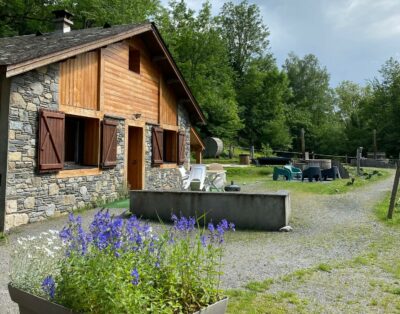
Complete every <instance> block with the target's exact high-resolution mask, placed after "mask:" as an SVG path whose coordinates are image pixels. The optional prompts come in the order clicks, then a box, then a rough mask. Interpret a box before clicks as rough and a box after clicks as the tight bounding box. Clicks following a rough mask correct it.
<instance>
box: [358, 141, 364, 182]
mask: <svg viewBox="0 0 400 314" xmlns="http://www.w3.org/2000/svg"><path fill="white" fill-rule="evenodd" d="M362 150H363V148H362V147H359V148H357V175H358V176H360V175H361V171H360V168H361V156H362Z"/></svg>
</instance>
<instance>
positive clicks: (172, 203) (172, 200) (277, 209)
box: [130, 191, 290, 231]
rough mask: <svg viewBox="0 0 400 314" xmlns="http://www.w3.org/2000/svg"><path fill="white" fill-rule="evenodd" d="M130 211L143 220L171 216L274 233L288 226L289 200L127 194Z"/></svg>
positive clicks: (239, 195) (232, 195) (200, 194)
mask: <svg viewBox="0 0 400 314" xmlns="http://www.w3.org/2000/svg"><path fill="white" fill-rule="evenodd" d="M130 211H131V212H132V213H133V214H135V215H136V216H138V217H142V218H145V219H153V220H158V219H159V218H161V220H162V221H165V222H170V221H171V214H173V213H174V214H176V215H180V214H182V215H184V216H186V217H187V216H194V217H201V216H202V215H203V214H206V222H208V221H210V220H212V221H213V222H219V221H220V220H222V219H227V220H228V221H229V222H233V223H234V224H235V225H236V227H237V228H238V229H254V230H266V231H277V230H279V229H280V228H281V227H283V226H286V225H288V224H289V218H290V196H289V193H288V192H286V191H280V192H277V193H257V194H256V193H207V192H180V191H176V192H175V191H131V192H130Z"/></svg>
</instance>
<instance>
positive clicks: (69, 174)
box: [56, 168, 103, 179]
mask: <svg viewBox="0 0 400 314" xmlns="http://www.w3.org/2000/svg"><path fill="white" fill-rule="evenodd" d="M102 172H103V171H102V170H101V169H99V168H91V169H72V170H62V171H60V172H58V173H57V175H56V178H57V179H63V178H73V177H84V176H96V175H99V174H101V173H102Z"/></svg>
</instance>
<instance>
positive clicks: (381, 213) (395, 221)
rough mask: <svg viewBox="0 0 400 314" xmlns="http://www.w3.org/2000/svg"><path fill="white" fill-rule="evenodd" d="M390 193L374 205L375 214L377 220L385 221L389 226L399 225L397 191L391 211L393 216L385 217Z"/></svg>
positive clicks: (399, 212)
mask: <svg viewBox="0 0 400 314" xmlns="http://www.w3.org/2000/svg"><path fill="white" fill-rule="evenodd" d="M390 195H391V193H388V194H387V195H386V197H385V198H384V199H383V200H382V202H379V203H378V204H376V206H375V208H374V209H375V214H376V216H377V217H378V219H379V220H381V221H383V222H385V223H386V224H387V225H389V226H398V227H399V226H400V204H399V196H400V195H399V192H397V202H396V205H395V207H394V211H393V218H392V219H387V213H388V209H389V203H390Z"/></svg>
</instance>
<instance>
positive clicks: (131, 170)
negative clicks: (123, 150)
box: [128, 126, 144, 190]
mask: <svg viewBox="0 0 400 314" xmlns="http://www.w3.org/2000/svg"><path fill="white" fill-rule="evenodd" d="M143 166H144V164H143V128H139V127H132V126H130V127H129V134H128V188H129V189H130V190H142V189H143Z"/></svg>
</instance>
